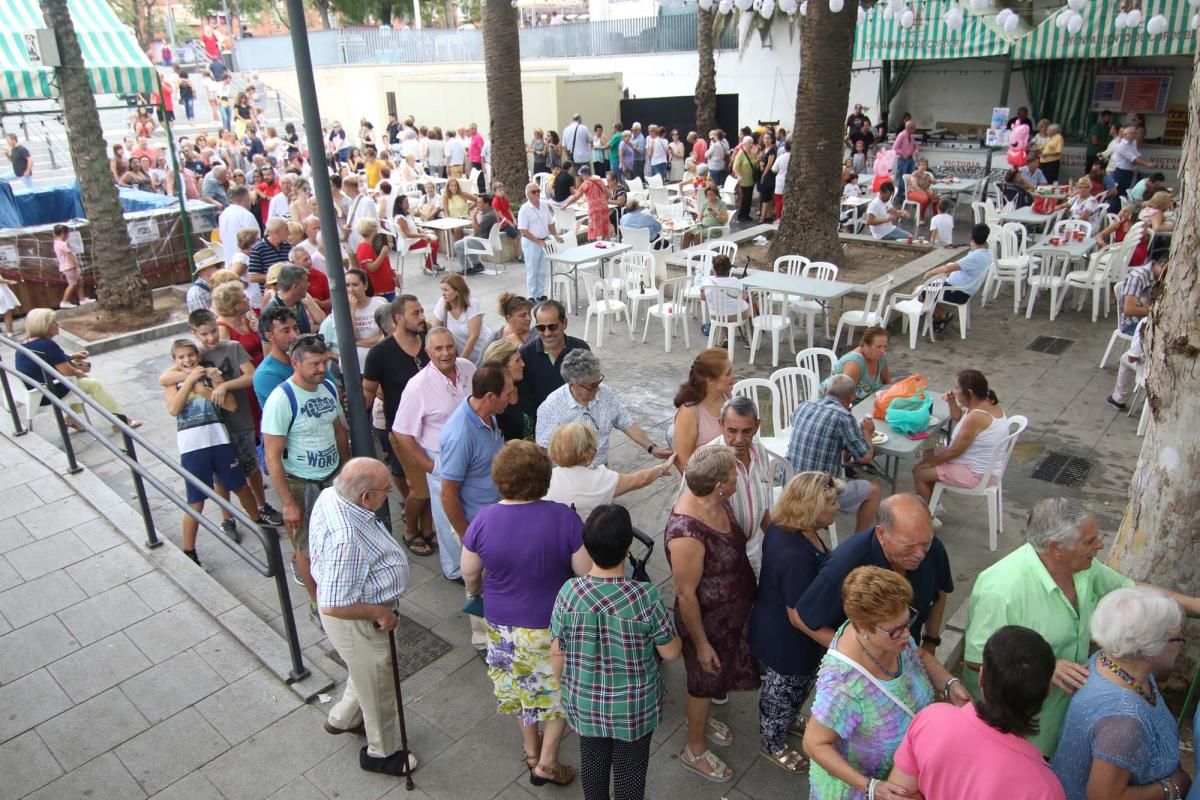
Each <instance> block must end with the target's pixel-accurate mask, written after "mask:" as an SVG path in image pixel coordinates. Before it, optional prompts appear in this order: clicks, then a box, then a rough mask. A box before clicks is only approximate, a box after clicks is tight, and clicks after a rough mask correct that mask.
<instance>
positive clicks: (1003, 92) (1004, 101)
mask: <svg viewBox="0 0 1200 800" xmlns="http://www.w3.org/2000/svg"><path fill="white" fill-rule="evenodd" d="M1012 73H1013V59H1012V54H1011V53H1008V54H1006V55H1005V56H1004V73H1003V75H1002V76H1001V77H1000V104H999V105H1000V107H1001V108H1003V107H1004V106H1007V105H1008V90H1009V88H1010V87H1011V86H1012ZM995 152H996V150H995V148H992V147H989V148H988V149H987V166H986V167H985V171H984V175H983V177H984V180H985V181H986V180H987V179H988V178H990V177H991V176H992V154H993V153H995ZM985 186H986V184H985Z"/></svg>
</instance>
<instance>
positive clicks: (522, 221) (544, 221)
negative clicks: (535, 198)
mask: <svg viewBox="0 0 1200 800" xmlns="http://www.w3.org/2000/svg"><path fill="white" fill-rule="evenodd" d="M517 227H518V228H520V229H521V230H523V231H529V233H530V234H531V235H533V236H536V237H537V238H539V239H545V238H546V237H548V236H549V235H550V207H549V206H548V205H546V204H545V203H539V204H538V205H536V206H535V205H534V204H533V203H526V204H525V205H523V206H521V210H520V211H518V212H517ZM531 244H532V243H531Z"/></svg>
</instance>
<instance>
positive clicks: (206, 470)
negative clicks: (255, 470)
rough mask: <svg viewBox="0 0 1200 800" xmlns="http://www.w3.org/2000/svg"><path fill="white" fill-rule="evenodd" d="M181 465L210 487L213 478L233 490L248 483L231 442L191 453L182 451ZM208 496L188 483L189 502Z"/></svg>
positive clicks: (204, 498)
mask: <svg viewBox="0 0 1200 800" xmlns="http://www.w3.org/2000/svg"><path fill="white" fill-rule="evenodd" d="M179 463H180V465H181V466H182V467H183V468H184V469H186V470H187V471H188V472H190V473H192V475H193V476H194V477H196V478H198V479H199V480H201V481H202V482H203V483H204V485H205V486H207V487H208V488H210V489H211V488H213V478H214V477H215V478H216V480H217V481H218V482H220V484H221V485H222V486H224V487H225V488H226V489H228V490H229V491H231V492H236V491H237V490H238V489H241V488H242V487H243V486H245V485H246V476H245V475H244V474H243V473H242V470H241V468H240V467H239V466H238V455H237V452H236V451H235V450H234V449H233V445H231V444H216V445H213V446H212V447H205V448H202V449H200V450H193V451H191V452H190V453H181V454H180V456H179ZM207 499H208V497H206V496H205V494H204V493H203V492H201V491H200V490H199V489H197V488H196V487H195V486H192V485H191V484H190V483H189V484H188V485H187V501H188V503H203V502H204V501H205V500H207Z"/></svg>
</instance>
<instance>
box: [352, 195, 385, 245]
mask: <svg viewBox="0 0 1200 800" xmlns="http://www.w3.org/2000/svg"><path fill="white" fill-rule="evenodd" d="M368 217H370V218H371V219H379V210H378V209H376V208H375V203H374V202H373V201H372V200H371V198H369V197H367V195H366V193H365V192H359V193H358V195H357V196H355V197H354V199H353V200H351V201H350V205H349V206H348V207H347V208H346V224H347V225H349V226H350V236H349V237H347V239H346V243H347V244H348V245H350V252H354V251H355V250H357V249H358V245H359V244H360V243H361V242H362V240H363V237H361V236H359V235H358V231H356V230H355V229H354V226H355V224H356V223H357V222H358V221H359V220H360V219H367V218H368Z"/></svg>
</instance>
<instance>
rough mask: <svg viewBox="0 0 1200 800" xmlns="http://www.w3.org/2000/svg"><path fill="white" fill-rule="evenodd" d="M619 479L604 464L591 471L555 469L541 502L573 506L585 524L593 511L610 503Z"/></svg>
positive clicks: (572, 468) (585, 468) (583, 467)
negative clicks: (549, 501) (550, 501)
mask: <svg viewBox="0 0 1200 800" xmlns="http://www.w3.org/2000/svg"><path fill="white" fill-rule="evenodd" d="M620 479H621V476H620V474H618V473H616V472H614V471H613V470H611V469H609V468H608V467H606V466H604V465H603V464H599V465H597V466H596V467H594V468H592V469H589V468H588V467H587V466H586V465H581V466H578V467H555V468H554V470H553V471H552V472H551V473H550V488H549V489H548V490H547V491H546V496H545V497H544V498H542V499H543V500H553V501H554V502H556V503H562V504H563V505H567V506H572V507H573V508H574V509H575V513H576V514H578V515H579V518H580V519H581V520H583V521H584V522H587V518H588V516H590V515H591V513H592V510H593V509H595V508H596V507H597V506H602V505H606V504H608V503H611V502H612V500H613V495H614V494H615V493H616V491H617V481H619V480H620Z"/></svg>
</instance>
